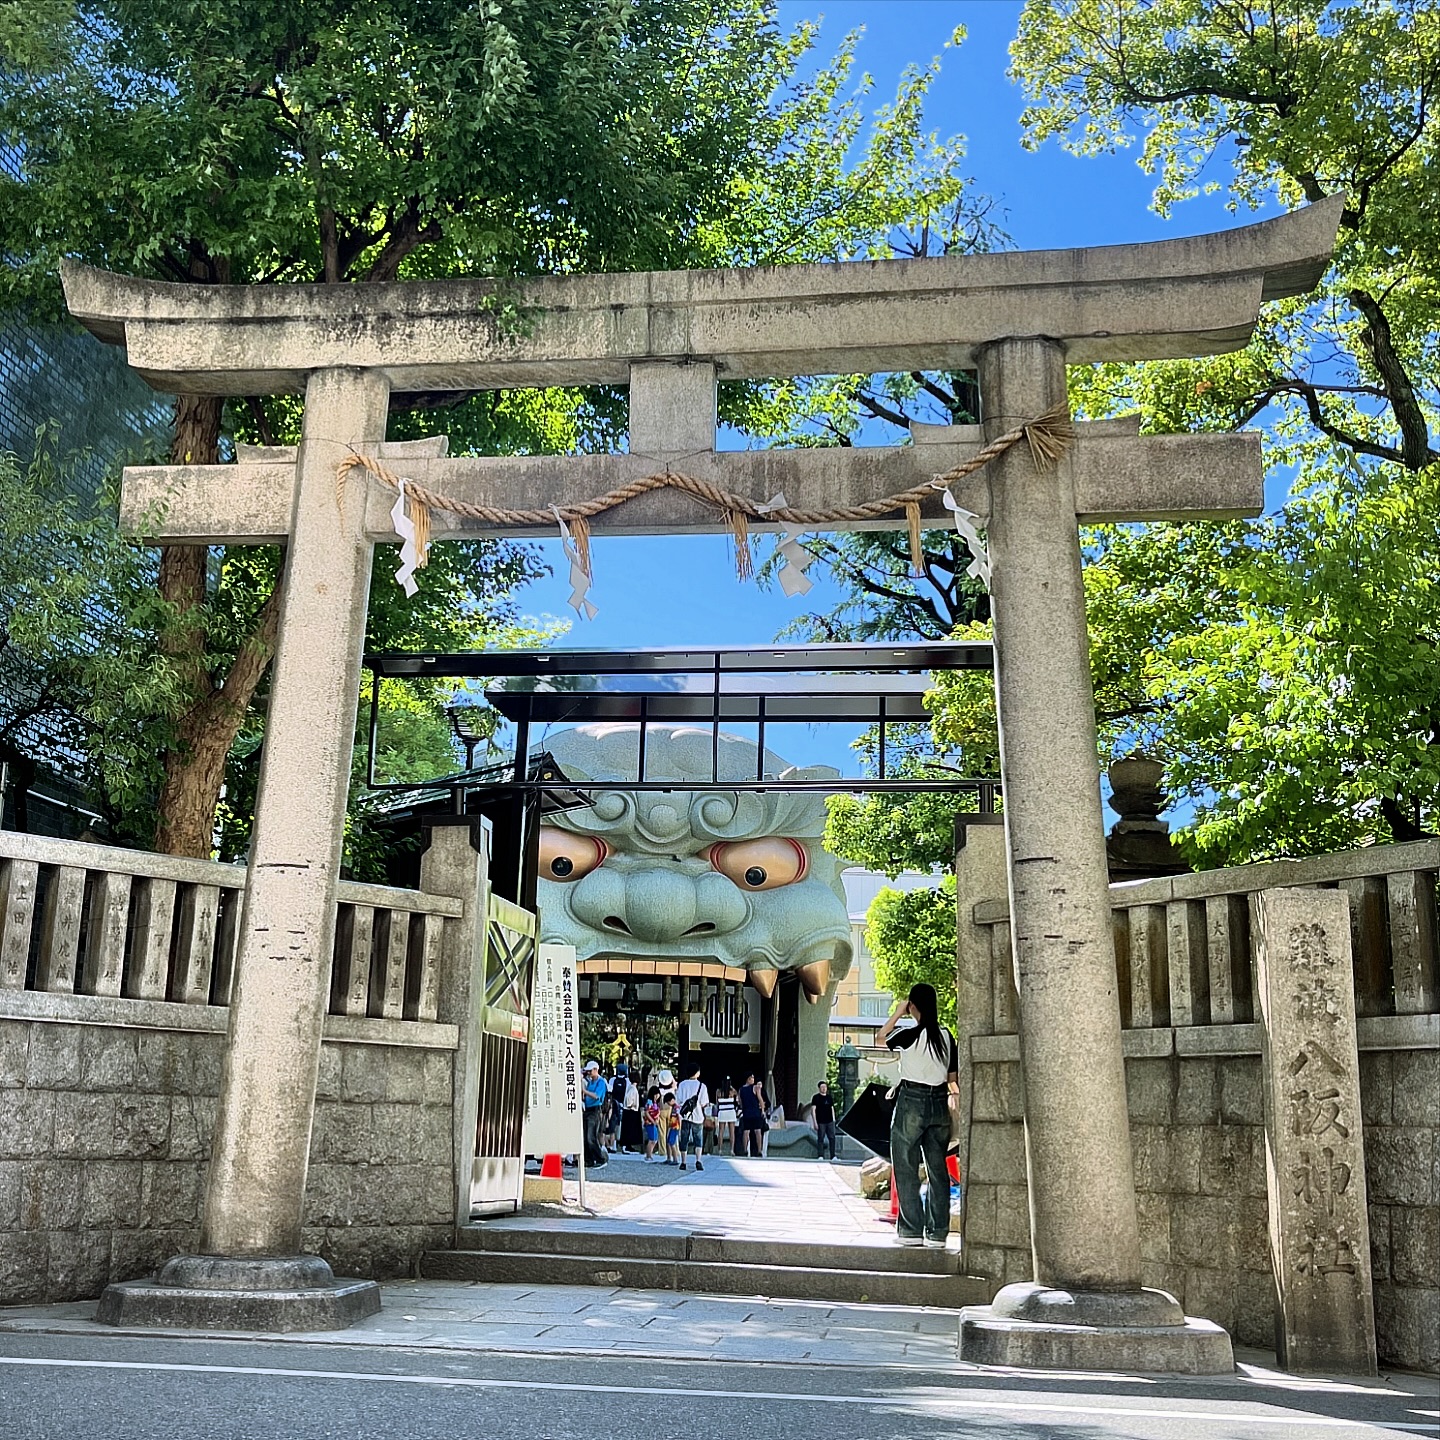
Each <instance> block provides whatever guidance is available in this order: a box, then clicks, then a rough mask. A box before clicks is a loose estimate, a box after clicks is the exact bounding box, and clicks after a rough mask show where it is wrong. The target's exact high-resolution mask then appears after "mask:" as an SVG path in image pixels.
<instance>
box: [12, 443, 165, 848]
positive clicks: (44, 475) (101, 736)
mask: <svg viewBox="0 0 1440 1440" xmlns="http://www.w3.org/2000/svg"><path fill="white" fill-rule="evenodd" d="M72 468H73V462H69V461H67V460H66V458H65V457H62V456H58V455H56V454H55V452H54V450H53V448H52V446H51V444H50V442H49V437H47V436H42V437H41V439H40V444H39V445H38V447H37V450H36V456H35V459H34V460H33V462H32V463H31V464H30V465H28V466H21V465H20V464H19V463H18V462H17V460H16V458H15V457H14V456H13V455H9V454H4V453H0V700H3V704H0V760H5V761H8V762H9V763H10V764H11V765H12V766H14V767H17V769H18V770H19V772H20V775H21V777H22V778H23V777H24V775H25V774H26V772H27V771H28V770H29V768H30V766H31V765H32V764H33V761H34V757H36V756H37V755H39V756H42V757H43V756H49V757H55V758H58V759H60V760H62V761H63V762H66V763H69V764H73V765H75V766H78V767H80V769H81V779H82V781H83V782H84V783H85V784H86V786H87V788H88V790H89V792H90V794H91V796H92V797H93V799H94V801H95V803H96V806H97V808H98V809H99V810H100V811H101V812H102V813H103V814H104V815H105V817H106V819H107V820H108V821H109V822H110V825H111V827H112V828H113V829H114V830H115V831H116V832H117V833H120V834H125V833H126V830H125V819H126V817H127V816H128V815H129V814H130V813H132V810H133V809H134V808H135V807H136V806H137V805H139V806H141V808H143V805H144V800H145V779H146V776H147V775H148V774H149V766H150V763H151V754H152V752H151V750H150V745H149V741H150V738H151V737H152V736H153V735H154V733H155V731H156V729H157V728H158V729H161V730H163V728H164V726H165V724H166V721H167V718H168V716H169V715H170V714H171V713H172V712H173V709H174V707H175V705H176V703H177V698H178V696H179V693H180V686H179V682H178V679H177V677H176V675H175V674H174V671H173V667H172V666H171V665H170V664H169V662H168V661H167V659H166V657H165V655H164V653H163V650H162V647H161V644H160V643H159V641H160V637H163V636H164V635H165V634H166V633H167V632H168V631H169V629H170V628H171V627H172V626H173V624H174V622H175V619H176V617H175V615H174V613H173V612H172V611H171V609H170V607H168V606H167V605H166V604H165V602H164V601H162V600H161V599H160V596H159V595H158V593H157V592H156V590H155V587H154V571H155V564H154V557H153V556H151V555H147V554H146V553H145V552H143V551H140V550H137V549H135V548H134V547H133V546H130V545H128V544H126V543H125V542H124V541H123V540H121V538H120V537H119V536H118V535H117V534H116V533H115V525H114V522H113V520H112V519H110V518H109V510H108V507H107V506H106V505H104V504H103V503H102V504H101V505H100V506H99V507H96V508H92V507H91V506H89V505H87V504H83V503H82V502H81V501H80V500H79V499H78V498H77V496H76V494H75V487H74V485H73V483H72V481H71V470H72ZM137 722H138V724H137ZM24 789H25V787H24V785H17V797H18V800H19V802H20V813H21V817H22V819H23V813H24V807H23V800H24Z"/></svg>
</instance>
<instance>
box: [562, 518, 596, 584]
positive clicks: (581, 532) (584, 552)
mask: <svg viewBox="0 0 1440 1440" xmlns="http://www.w3.org/2000/svg"><path fill="white" fill-rule="evenodd" d="M565 523H566V524H567V525H568V526H569V527H570V539H571V540H572V541H573V542H574V544H575V558H576V559H577V561H578V562H579V565H580V568H581V569H582V570H583V571H584V572H585V573H586V575H588V576H589V577H590V579H592V580H593V579H594V578H595V567H594V566H593V565H592V564H591V563H590V522H589V521H588V520H587V519H586V518H585V517H584V516H583V515H576V516H574V517H573V518H572V517H571V516H568V515H567V516H566V517H565Z"/></svg>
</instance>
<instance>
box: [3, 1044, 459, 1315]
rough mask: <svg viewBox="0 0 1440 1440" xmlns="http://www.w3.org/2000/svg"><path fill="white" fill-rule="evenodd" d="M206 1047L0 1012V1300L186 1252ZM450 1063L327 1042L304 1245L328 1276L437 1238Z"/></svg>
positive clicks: (73, 1290)
mask: <svg viewBox="0 0 1440 1440" xmlns="http://www.w3.org/2000/svg"><path fill="white" fill-rule="evenodd" d="M223 1043H224V1037H223V1035H222V1034H220V1033H215V1032H208V1033H207V1032H199V1031H179V1030H158V1029H147V1028H140V1027H133V1026H118V1025H115V1026H111V1025H80V1024H69V1023H57V1022H49V1021H47V1022H38V1021H28V1020H0V1305H7V1304H8V1305H17V1304H25V1303H40V1302H45V1301H60V1300H79V1299H89V1298H93V1297H94V1296H97V1295H99V1293H100V1291H101V1290H102V1289H103V1288H104V1287H105V1285H106V1284H107V1283H109V1282H110V1281H115V1280H129V1279H134V1278H136V1277H138V1276H141V1275H145V1274H149V1273H151V1272H153V1271H154V1269H155V1268H156V1267H157V1266H158V1265H159V1264H161V1263H162V1262H163V1261H164V1260H166V1259H168V1258H169V1257H170V1256H171V1255H174V1254H177V1253H182V1252H184V1251H187V1250H191V1249H193V1248H194V1246H195V1244H196V1240H197V1236H198V1228H199V1219H200V1204H201V1197H202V1194H203V1189H204V1182H205V1168H206V1164H207V1161H208V1158H209V1149H210V1135H211V1131H212V1129H213V1127H214V1121H215V1108H216V1096H217V1094H218V1093H219V1088H220V1057H221V1050H222V1046H223ZM453 1062H454V1053H453V1052H452V1051H449V1050H439V1049H429V1048H421V1047H412V1046H406V1045H403V1044H395V1045H372V1044H353V1043H344V1044H341V1043H335V1042H331V1041H327V1042H326V1044H325V1046H324V1048H323V1050H322V1052H321V1065H320V1087H319V1094H318V1097H317V1103H316V1113H315V1128H314V1132H313V1134H312V1137H311V1151H310V1175H309V1188H308V1192H307V1197H306V1232H305V1243H306V1246H307V1248H310V1249H311V1250H313V1251H314V1252H316V1253H319V1254H321V1255H323V1256H324V1257H325V1258H326V1259H327V1260H328V1261H329V1262H330V1264H331V1265H332V1266H333V1267H334V1269H335V1271H336V1273H337V1274H344V1275H357V1276H364V1277H369V1278H377V1279H378V1278H383V1277H386V1276H394V1275H400V1274H408V1273H410V1272H411V1271H412V1269H413V1266H414V1264H415V1261H416V1258H417V1257H418V1255H419V1253H420V1251H421V1250H423V1249H426V1248H428V1247H430V1246H436V1245H444V1244H448V1243H449V1242H450V1239H451V1237H452V1236H453V1225H454V1214H455V1199H454V1163H453V1139H452V1130H451V1125H452V1097H451V1087H452V1072H453V1068H454V1066H453Z"/></svg>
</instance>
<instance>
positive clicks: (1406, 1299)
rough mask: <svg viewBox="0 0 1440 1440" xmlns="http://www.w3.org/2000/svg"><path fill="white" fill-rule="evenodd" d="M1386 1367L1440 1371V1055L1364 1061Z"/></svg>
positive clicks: (1378, 1310)
mask: <svg viewBox="0 0 1440 1440" xmlns="http://www.w3.org/2000/svg"><path fill="white" fill-rule="evenodd" d="M1360 1105H1361V1114H1362V1118H1363V1120H1364V1124H1365V1184H1366V1188H1367V1189H1368V1191H1369V1198H1370V1263H1371V1271H1372V1274H1373V1277H1374V1283H1375V1328H1376V1332H1377V1335H1378V1338H1379V1344H1380V1359H1381V1362H1382V1363H1383V1362H1384V1361H1386V1360H1389V1361H1391V1362H1392V1363H1394V1364H1397V1365H1409V1366H1414V1367H1416V1368H1419V1369H1422V1370H1433V1371H1440V1050H1396V1051H1377V1052H1370V1053H1366V1052H1365V1051H1362V1052H1361V1054H1360Z"/></svg>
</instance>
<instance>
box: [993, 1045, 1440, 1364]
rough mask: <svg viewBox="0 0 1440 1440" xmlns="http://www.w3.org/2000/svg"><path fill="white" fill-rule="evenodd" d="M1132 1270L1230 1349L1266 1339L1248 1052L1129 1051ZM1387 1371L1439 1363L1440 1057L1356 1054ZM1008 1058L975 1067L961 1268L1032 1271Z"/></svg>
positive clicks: (1256, 1061) (1255, 1065) (1013, 1064)
mask: <svg viewBox="0 0 1440 1440" xmlns="http://www.w3.org/2000/svg"><path fill="white" fill-rule="evenodd" d="M1126 1080H1127V1084H1128V1092H1129V1101H1130V1135H1131V1143H1132V1146H1133V1149H1134V1157H1135V1189H1136V1201H1137V1204H1138V1207H1139V1217H1140V1245H1141V1259H1142V1265H1143V1273H1142V1279H1143V1281H1144V1283H1145V1284H1146V1285H1153V1286H1156V1287H1158V1288H1160V1289H1162V1290H1168V1291H1170V1292H1171V1293H1172V1294H1173V1295H1175V1296H1176V1297H1177V1298H1178V1299H1179V1300H1180V1302H1181V1303H1182V1304H1183V1305H1184V1307H1185V1310H1186V1312H1187V1313H1188V1314H1192V1315H1200V1316H1204V1317H1205V1318H1206V1319H1209V1320H1214V1321H1215V1322H1216V1323H1217V1324H1220V1325H1224V1326H1225V1327H1226V1329H1228V1330H1229V1331H1230V1332H1231V1334H1232V1335H1233V1337H1234V1338H1235V1341H1236V1342H1237V1343H1238V1344H1241V1345H1254V1346H1259V1347H1262V1348H1265V1349H1270V1348H1272V1347H1273V1345H1274V1342H1275V1320H1274V1315H1275V1291H1274V1281H1273V1279H1272V1275H1271V1268H1270V1251H1269V1228H1268V1207H1267V1201H1266V1194H1265V1127H1264V1113H1263V1099H1262V1094H1261V1075H1260V1057H1259V1056H1258V1055H1216V1056H1179V1055H1170V1056H1165V1057H1160V1058H1153V1059H1152V1058H1132V1059H1129V1060H1127V1061H1126ZM1361 1094H1362V1102H1363V1105H1364V1114H1363V1120H1364V1124H1365V1170H1366V1180H1367V1185H1368V1189H1369V1201H1370V1242H1371V1249H1372V1256H1373V1265H1374V1280H1375V1310H1376V1327H1377V1340H1378V1346H1379V1358H1380V1362H1381V1364H1382V1365H1392V1366H1398V1367H1402V1368H1409V1369H1418V1370H1428V1371H1440V1051H1436V1050H1408V1051H1372V1052H1362V1054H1361ZM1023 1116H1024V1100H1023V1091H1022V1087H1021V1081H1020V1067H1019V1064H1018V1062H1017V1061H991V1062H983V1063H977V1064H976V1065H975V1067H974V1096H973V1100H972V1111H971V1119H972V1123H971V1127H970V1175H969V1180H968V1185H967V1199H966V1230H965V1241H966V1258H967V1264H966V1269H967V1270H968V1271H969V1273H971V1274H976V1275H983V1276H985V1277H986V1278H988V1279H989V1280H990V1281H991V1282H992V1283H993V1284H994V1285H995V1286H996V1287H998V1286H1000V1285H1003V1284H1010V1283H1012V1282H1014V1281H1017V1280H1029V1279H1031V1278H1033V1276H1032V1264H1031V1257H1030V1228H1029V1195H1028V1191H1027V1188H1026V1182H1025V1137H1024V1125H1023V1123H1022V1122H1023Z"/></svg>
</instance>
